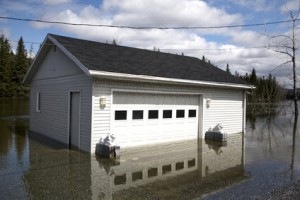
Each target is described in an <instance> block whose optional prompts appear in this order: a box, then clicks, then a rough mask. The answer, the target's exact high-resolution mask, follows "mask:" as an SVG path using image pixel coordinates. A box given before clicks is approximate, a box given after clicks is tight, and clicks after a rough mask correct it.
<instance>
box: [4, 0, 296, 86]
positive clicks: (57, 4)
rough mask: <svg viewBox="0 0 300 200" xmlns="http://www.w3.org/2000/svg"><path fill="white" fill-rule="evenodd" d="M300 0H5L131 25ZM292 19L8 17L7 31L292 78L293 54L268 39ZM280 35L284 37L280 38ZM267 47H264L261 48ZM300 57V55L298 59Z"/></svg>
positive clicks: (23, 11)
mask: <svg viewBox="0 0 300 200" xmlns="http://www.w3.org/2000/svg"><path fill="white" fill-rule="evenodd" d="M297 8H299V0H276V1H274V0H252V1H249V0H239V1H237V0H224V1H220V0H203V1H201V0H163V1H162V0H103V1H96V0H95V1H83V0H22V1H14V0H0V16H2V17H15V18H30V19H41V20H46V21H62V22H70V23H90V24H107V25H125V26H155V27H170V26H174V27H175V26H187V27H188V26H223V25H235V24H254V23H265V22H273V21H282V20H287V19H290V18H289V15H288V12H287V10H292V11H296V9H297ZM289 25H290V24H278V25H267V26H259V27H242V28H241V27H240V28H224V29H189V30H185V29H183V30H172V29H171V30H157V29H150V30H131V29H117V28H100V27H87V26H66V25H57V24H51V25H50V24H43V23H36V22H23V21H12V20H5V19H0V34H5V35H6V37H8V38H9V39H10V41H11V44H12V46H15V45H16V42H15V41H17V40H18V39H19V38H20V37H21V36H22V37H23V39H24V41H26V42H27V43H26V47H27V49H28V51H29V48H30V46H33V48H34V54H36V52H37V51H38V49H39V43H41V42H42V41H43V40H44V38H45V36H46V35H47V33H54V34H59V35H65V36H70V37H78V38H83V39H90V40H95V41H100V42H110V41H112V40H113V39H116V40H117V42H118V43H119V44H120V45H124V46H132V47H138V48H143V49H150V50H152V49H153V48H154V47H156V48H159V49H160V50H161V51H165V52H170V53H177V54H181V53H182V52H183V53H184V54H185V55H188V56H195V57H199V58H201V57H202V55H205V57H207V58H208V59H209V60H210V61H211V62H212V63H213V64H215V65H216V66H218V67H220V68H221V69H225V66H226V64H227V63H229V65H230V68H231V71H232V72H235V71H238V72H239V73H241V74H244V73H246V72H251V70H252V68H253V67H254V68H255V69H256V70H257V72H258V74H260V75H266V76H267V75H268V73H270V72H271V73H272V74H274V75H276V76H277V77H278V80H280V81H281V82H282V83H283V84H285V85H288V84H289V82H290V80H289V76H290V67H289V66H283V67H277V66H278V65H279V64H281V63H283V62H285V61H287V59H288V58H287V57H285V56H284V55H281V54H278V53H275V52H274V51H272V50H267V49H265V48H262V46H267V45H272V44H274V43H275V41H273V40H270V39H269V37H268V35H278V34H289V28H288V27H289ZM276 42H278V41H276ZM253 47H260V48H253ZM297 64H298V65H299V61H298V60H297Z"/></svg>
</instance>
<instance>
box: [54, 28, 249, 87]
mask: <svg viewBox="0 0 300 200" xmlns="http://www.w3.org/2000/svg"><path fill="white" fill-rule="evenodd" d="M51 36H52V37H54V38H55V39H56V40H57V41H58V42H59V43H60V44H61V45H63V46H64V47H65V48H66V49H67V50H68V51H69V52H70V53H71V54H73V55H74V56H75V57H76V58H77V59H78V60H79V61H80V62H81V63H82V64H83V65H84V66H85V67H87V68H88V69H89V70H99V71H106V72H116V73H125V74H134V75H148V76H155V77H164V78H176V79H185V80H194V81H211V82H219V83H234V84H243V85H249V84H248V83H246V82H245V81H243V80H240V79H238V78H237V77H235V76H233V75H231V74H228V73H226V72H225V71H223V70H221V69H219V68H217V67H215V66H213V65H211V64H209V63H207V62H204V61H202V60H200V59H198V58H194V57H188V56H182V55H175V54H169V53H162V52H157V51H150V50H143V49H138V48H131V47H124V46H119V45H111V44H105V43H100V42H94V41H87V40H81V39H75V38H70V37H64V36H58V35H52V34H51Z"/></svg>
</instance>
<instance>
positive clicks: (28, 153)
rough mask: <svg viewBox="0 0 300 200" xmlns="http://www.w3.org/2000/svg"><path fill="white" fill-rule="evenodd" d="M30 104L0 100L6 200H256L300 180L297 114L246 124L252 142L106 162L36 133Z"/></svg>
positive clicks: (0, 188) (179, 148)
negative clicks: (30, 128)
mask: <svg viewBox="0 0 300 200" xmlns="http://www.w3.org/2000/svg"><path fill="white" fill-rule="evenodd" d="M27 105H28V102H26V101H25V102H21V101H0V199H197V198H199V199H202V198H203V199H255V198H256V197H259V196H261V195H263V194H265V193H267V192H269V191H271V190H272V189H274V188H277V187H281V186H284V185H286V184H289V183H291V182H294V181H296V180H298V179H299V178H300V159H299V149H298V148H299V144H300V139H299V134H298V133H296V137H293V117H292V115H291V113H290V112H282V114H280V115H278V116H277V117H276V118H274V119H270V120H268V119H256V122H255V124H254V123H250V122H249V123H247V133H246V135H245V142H243V137H242V134H235V135H232V136H230V137H229V139H228V141H227V142H226V143H218V142H211V141H205V140H194V141H186V142H181V143H171V144H165V145H161V146H159V147H158V146H149V147H147V148H139V149H132V150H128V151H123V152H121V158H120V159H119V160H106V159H102V158H100V157H96V156H94V155H90V154H87V153H82V152H78V151H74V150H69V149H65V148H64V147H61V146H59V145H58V144H55V143H49V142H48V141H45V140H44V139H43V138H40V137H37V136H36V135H32V134H29V132H28V116H27V113H28V106H27Z"/></svg>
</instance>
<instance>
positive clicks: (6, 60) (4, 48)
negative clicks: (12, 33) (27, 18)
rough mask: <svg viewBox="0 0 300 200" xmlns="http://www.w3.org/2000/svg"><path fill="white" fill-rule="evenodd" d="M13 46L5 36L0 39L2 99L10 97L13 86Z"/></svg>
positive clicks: (0, 85)
mask: <svg viewBox="0 0 300 200" xmlns="http://www.w3.org/2000/svg"><path fill="white" fill-rule="evenodd" d="M13 56H14V55H13V53H12V50H11V45H10V43H9V41H8V39H7V38H5V36H4V35H1V37H0V97H6V96H9V93H10V86H11V66H12V61H13Z"/></svg>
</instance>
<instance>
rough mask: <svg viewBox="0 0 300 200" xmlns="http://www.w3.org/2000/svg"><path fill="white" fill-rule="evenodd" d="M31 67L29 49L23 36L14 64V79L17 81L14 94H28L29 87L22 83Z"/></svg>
mask: <svg viewBox="0 0 300 200" xmlns="http://www.w3.org/2000/svg"><path fill="white" fill-rule="evenodd" d="M28 68H29V60H28V58H27V51H26V49H25V45H24V41H23V38H22V37H21V38H20V39H19V42H18V46H17V50H16V55H15V59H14V64H13V68H12V81H13V82H14V83H15V85H16V88H15V91H14V96H17V97H18V98H23V97H24V96H25V95H26V94H25V93H26V92H27V91H26V90H27V87H26V86H23V85H22V81H23V79H24V76H25V74H26V72H27V70H28Z"/></svg>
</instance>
